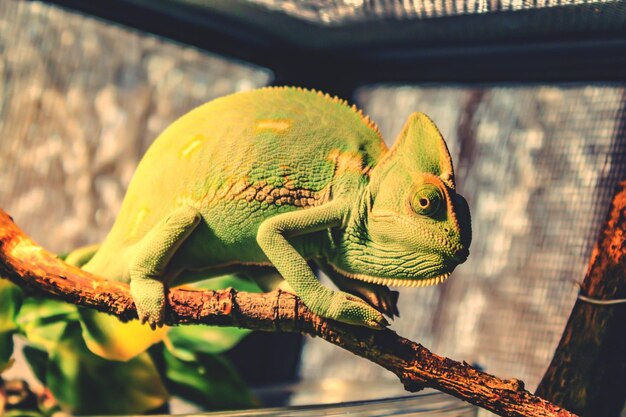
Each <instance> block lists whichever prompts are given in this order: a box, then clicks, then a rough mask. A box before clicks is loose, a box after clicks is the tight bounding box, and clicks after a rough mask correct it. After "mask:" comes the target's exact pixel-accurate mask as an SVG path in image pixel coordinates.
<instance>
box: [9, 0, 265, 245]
mask: <svg viewBox="0 0 626 417" xmlns="http://www.w3.org/2000/svg"><path fill="white" fill-rule="evenodd" d="M0 51H1V55H0V77H2V82H1V83H0V161H1V166H2V169H0V206H1V207H2V208H3V209H4V210H6V211H7V212H9V213H11V215H12V216H13V217H14V219H15V220H16V221H17V223H18V224H19V225H20V226H21V227H23V228H24V230H25V231H26V232H28V233H29V234H30V235H31V236H33V237H34V238H35V239H36V240H37V241H38V242H39V243H41V244H42V245H43V246H45V247H46V248H48V249H50V250H52V251H56V252H63V251H68V250H71V249H72V248H75V247H77V246H80V245H85V244H88V243H95V242H99V241H101V240H102V239H103V238H104V236H105V234H106V232H107V231H108V229H109V228H110V227H111V225H112V224H113V220H114V219H115V215H116V214H117V210H118V208H119V206H120V203H121V201H122V198H123V196H124V193H125V190H126V187H127V185H128V182H129V181H130V178H131V176H132V174H133V172H134V170H135V167H136V165H137V163H138V161H139V159H140V158H141V156H142V155H143V153H144V152H145V150H146V149H147V147H148V146H149V145H150V143H152V141H153V140H154V139H155V138H156V137H157V135H158V134H159V133H160V132H161V131H162V130H163V129H165V127H167V126H168V125H169V124H170V123H172V122H173V121H174V120H176V119H177V118H178V117H179V116H182V115H183V114H184V113H186V112H188V111H189V110H191V109H192V108H194V107H196V106H198V105H199V104H202V103H204V102H206V101H209V100H211V99H213V98H216V97H220V96H223V95H226V94H230V93H234V92H237V91H243V90H250V89H253V88H256V87H260V86H263V85H265V84H266V83H267V82H268V80H269V73H268V72H267V71H264V70H262V69H260V68H255V67H254V66H252V65H247V64H243V63H238V62H233V61H229V60H226V59H223V58H220V57H217V56H211V55H208V54H206V53H203V52H199V51H198V50H196V49H193V48H190V47H186V46H183V45H177V44H173V43H170V42H167V41H164V40H162V39H158V38H155V37H152V36H146V35H145V34H141V33H138V32H134V31H132V30H129V29H126V28H121V27H118V26H115V25H112V24H110V23H106V22H103V21H100V20H96V19H89V18H85V17H83V16H80V15H77V14H73V13H68V12H66V11H64V10H62V9H59V8H57V7H50V6H48V5H44V4H41V3H37V2H26V1H13V0H3V1H0Z"/></svg>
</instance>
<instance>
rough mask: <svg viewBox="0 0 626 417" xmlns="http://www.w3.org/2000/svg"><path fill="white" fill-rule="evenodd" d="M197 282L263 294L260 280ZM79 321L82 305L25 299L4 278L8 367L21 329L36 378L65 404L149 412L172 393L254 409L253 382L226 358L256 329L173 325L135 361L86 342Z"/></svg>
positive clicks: (0, 338)
mask: <svg viewBox="0 0 626 417" xmlns="http://www.w3.org/2000/svg"><path fill="white" fill-rule="evenodd" d="M197 286H198V287H201V288H205V289H220V288H225V287H235V288H237V289H238V290H243V291H257V292H258V291H259V288H258V287H257V286H256V284H254V283H252V282H250V281H248V280H245V279H242V278H240V277H237V276H228V277H223V278H219V279H213V280H209V281H205V282H203V283H201V284H199V285H197ZM79 320H80V316H79V314H78V307H77V306H75V305H72V304H68V303H65V302H60V301H56V300H51V299H45V298H39V297H34V296H29V297H24V296H23V294H22V291H21V290H20V289H19V288H18V287H16V286H14V285H13V284H10V283H9V282H8V281H5V280H0V372H2V371H3V370H4V369H6V368H7V367H8V366H9V364H10V360H11V359H10V358H11V355H12V352H13V336H14V335H16V334H17V335H19V336H20V337H22V338H23V339H24V340H25V342H26V344H27V345H26V346H25V348H24V356H25V358H26V360H27V361H28V363H29V365H30V366H31V369H32V370H33V373H34V374H35V376H36V377H37V378H38V379H39V380H40V381H41V382H42V383H43V385H44V386H46V387H47V388H48V389H49V390H50V392H51V393H52V394H53V396H54V398H55V399H56V401H57V402H58V403H59V405H60V406H61V407H62V408H63V409H64V410H66V411H68V412H70V413H72V414H74V415H80V414H139V413H145V412H148V411H150V410H154V409H156V408H158V407H160V406H162V405H163V404H164V403H166V402H167V400H168V399H169V397H170V395H177V396H179V397H181V398H183V399H185V400H187V401H190V402H193V403H196V404H198V405H199V406H201V407H204V408H206V409H211V410H218V409H219V410H221V409H235V408H245V407H252V406H254V399H253V397H252V395H251V394H250V392H249V391H248V389H247V387H246V386H245V383H244V382H243V381H242V380H241V378H240V377H239V375H238V374H237V372H236V370H235V369H234V368H233V366H232V364H230V362H229V361H228V360H227V359H226V358H225V357H224V356H223V355H221V354H222V353H223V352H226V351H227V350H229V349H231V348H232V347H233V346H235V345H236V344H237V343H238V342H239V341H240V340H241V339H242V338H244V337H245V336H246V335H247V334H248V333H249V331H248V330H243V329H236V328H212V327H208V326H181V327H176V328H171V329H169V332H168V335H167V337H166V338H165V340H164V342H163V343H161V344H159V345H157V346H154V347H153V348H152V349H150V351H149V352H145V353H142V354H140V355H138V356H136V357H135V358H133V359H131V360H130V361H128V362H116V361H109V360H106V359H104V358H101V357H99V356H97V355H95V354H93V353H92V352H91V351H90V350H89V349H88V348H87V347H86V345H85V341H84V340H83V338H82V333H81V327H80V322H79ZM17 411H19V413H22V414H20V415H26V414H28V415H31V414H32V415H33V416H36V415H39V416H40V415H45V414H46V413H45V412H44V411H42V410H41V409H40V410H17ZM6 412H7V413H15V412H16V410H12V411H11V410H7V411H6ZM19 413H18V414H19ZM6 415H9V414H6Z"/></svg>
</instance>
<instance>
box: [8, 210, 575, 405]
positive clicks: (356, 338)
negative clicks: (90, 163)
mask: <svg viewBox="0 0 626 417" xmlns="http://www.w3.org/2000/svg"><path fill="white" fill-rule="evenodd" d="M0 276H2V277H5V278H8V279H9V280H11V281H12V282H14V283H15V284H17V285H19V286H21V287H23V288H26V289H29V290H32V291H35V292H38V293H42V294H46V295H49V296H54V297H56V298H59V299H62V300H65V301H68V302H71V303H74V304H78V305H81V306H84V307H90V308H94V309H96V310H99V311H102V312H105V313H109V314H114V315H116V316H118V317H120V318H121V319H123V320H131V319H136V318H137V313H136V310H135V306H134V303H133V301H132V299H131V296H130V292H129V289H128V286H127V285H126V284H123V283H119V282H114V281H107V280H105V279H102V278H99V277H96V276H93V275H91V274H89V273H87V272H85V271H82V270H81V269H79V268H76V267H73V266H69V265H67V264H65V263H64V262H63V261H61V260H60V259H58V258H57V257H56V256H54V255H53V254H51V253H49V252H47V251H45V250H44V249H43V248H42V247H40V246H39V245H37V244H36V243H34V242H33V241H32V240H31V239H30V238H28V237H27V236H26V235H24V233H23V232H22V231H21V230H20V229H19V228H18V227H17V226H16V225H15V223H13V221H12V219H11V218H10V217H9V216H8V215H7V214H6V213H5V212H4V211H2V210H0ZM192 323H193V324H209V325H217V326H238V327H245V328H248V329H253V330H263V331H282V332H301V333H305V334H308V335H311V336H318V337H321V338H323V339H324V340H326V341H328V342H330V343H333V344H335V345H337V346H340V347H342V348H343V349H346V350H348V351H350V352H352V353H354V354H356V355H359V356H361V357H363V358H366V359H368V360H370V361H372V362H374V363H376V364H378V365H380V366H382V367H384V368H385V369H388V370H389V371H391V372H393V373H394V374H395V375H396V376H397V377H398V378H399V379H400V380H401V381H402V383H403V384H404V387H405V388H406V389H407V390H408V391H411V392H414V391H419V390H421V389H423V388H424V387H432V388H435V389H437V390H440V391H443V392H446V393H448V394H451V395H453V396H455V397H457V398H460V399H462V400H465V401H468V402H470V403H472V404H475V405H477V406H479V407H482V408H485V409H487V410H489V411H491V412H494V413H496V414H498V415H501V416H515V417H521V416H540V417H548V416H558V417H572V416H575V415H574V414H572V413H570V412H568V411H567V410H565V409H562V408H560V407H558V406H556V405H554V404H551V403H549V402H548V401H545V400H544V399H542V398H540V397H537V396H535V395H532V394H531V393H529V392H528V391H526V390H524V384H523V383H522V382H521V381H519V380H516V379H511V380H502V379H499V378H496V377H495V376H493V375H489V374H487V373H484V372H481V371H478V370H476V369H474V368H472V367H471V366H469V365H468V364H467V363H465V362H463V363H459V362H456V361H453V360H451V359H448V358H445V357H442V356H439V355H436V354H434V353H431V352H430V351H429V350H428V349H426V348H425V347H423V346H421V345H420V344H418V343H415V342H412V341H410V340H408V339H405V338H403V337H400V336H398V335H397V334H396V333H395V332H393V331H391V330H382V331H379V330H372V329H367V328H365V327H359V326H350V325H346V324H342V323H337V322H334V321H332V320H326V319H323V318H321V317H319V316H316V315H315V314H313V313H312V312H311V311H310V310H309V309H308V308H307V307H306V306H305V305H304V304H303V303H302V302H301V301H300V299H299V298H298V297H296V296H294V295H292V294H289V293H285V292H281V291H274V292H270V293H265V294H250V293H244V292H237V291H235V290H233V289H227V290H222V291H196V290H188V289H173V290H171V291H170V292H169V309H168V313H167V317H166V324H168V325H179V324H192Z"/></svg>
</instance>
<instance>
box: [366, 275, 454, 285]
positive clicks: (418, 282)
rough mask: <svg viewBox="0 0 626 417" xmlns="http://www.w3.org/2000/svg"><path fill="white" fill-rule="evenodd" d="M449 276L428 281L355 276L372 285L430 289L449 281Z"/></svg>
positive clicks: (427, 279) (428, 279)
mask: <svg viewBox="0 0 626 417" xmlns="http://www.w3.org/2000/svg"><path fill="white" fill-rule="evenodd" d="M449 276H450V272H446V273H445V274H441V275H439V276H436V277H432V278H426V279H400V278H380V277H368V276H355V278H356V279H359V280H361V281H365V282H370V283H372V284H378V285H386V286H388V287H428V286H431V285H437V284H441V283H442V282H444V281H445V280H446V279H448V277H449Z"/></svg>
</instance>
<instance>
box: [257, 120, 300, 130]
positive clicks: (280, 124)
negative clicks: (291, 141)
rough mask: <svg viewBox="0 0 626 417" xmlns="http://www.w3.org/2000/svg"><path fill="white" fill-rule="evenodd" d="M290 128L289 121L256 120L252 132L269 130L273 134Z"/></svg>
mask: <svg viewBox="0 0 626 417" xmlns="http://www.w3.org/2000/svg"><path fill="white" fill-rule="evenodd" d="M290 127H291V120H289V119H262V120H257V122H256V123H255V124H254V130H256V131H257V132H259V131H262V130H271V131H273V132H277V133H280V132H284V131H286V130H287V129H289V128H290Z"/></svg>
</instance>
